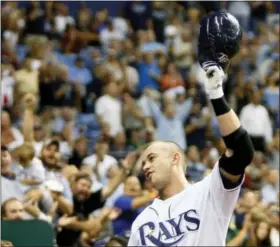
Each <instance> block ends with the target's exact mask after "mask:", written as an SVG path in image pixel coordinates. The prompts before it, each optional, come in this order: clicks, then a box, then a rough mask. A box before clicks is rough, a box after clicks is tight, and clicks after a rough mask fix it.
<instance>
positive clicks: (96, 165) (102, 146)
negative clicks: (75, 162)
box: [82, 140, 118, 185]
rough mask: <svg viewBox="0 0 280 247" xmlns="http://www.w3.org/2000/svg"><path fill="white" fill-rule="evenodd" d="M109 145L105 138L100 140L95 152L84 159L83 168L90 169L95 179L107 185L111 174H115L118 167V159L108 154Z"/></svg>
mask: <svg viewBox="0 0 280 247" xmlns="http://www.w3.org/2000/svg"><path fill="white" fill-rule="evenodd" d="M108 149H109V145H108V143H107V142H105V141H103V140H99V141H98V142H97V143H96V144H95V154H93V155H90V156H88V157H86V158H85V159H84V160H83V161H82V165H83V167H82V170H87V171H89V173H90V175H91V177H92V178H93V181H96V180H98V181H99V182H100V183H101V184H102V185H106V184H107V183H108V181H109V178H110V175H111V176H113V175H114V170H115V169H117V167H118V166H117V165H118V162H117V160H116V159H115V158H114V157H113V156H111V155H108Z"/></svg>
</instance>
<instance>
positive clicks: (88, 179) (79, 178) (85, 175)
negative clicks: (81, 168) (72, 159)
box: [74, 172, 92, 183]
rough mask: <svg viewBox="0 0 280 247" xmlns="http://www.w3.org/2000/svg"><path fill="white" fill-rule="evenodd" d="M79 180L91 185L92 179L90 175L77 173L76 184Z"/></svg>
mask: <svg viewBox="0 0 280 247" xmlns="http://www.w3.org/2000/svg"><path fill="white" fill-rule="evenodd" d="M81 179H85V180H87V181H89V182H90V183H92V179H91V177H90V175H89V174H88V173H85V172H79V173H77V174H76V175H75V180H74V181H75V182H78V181H79V180H81Z"/></svg>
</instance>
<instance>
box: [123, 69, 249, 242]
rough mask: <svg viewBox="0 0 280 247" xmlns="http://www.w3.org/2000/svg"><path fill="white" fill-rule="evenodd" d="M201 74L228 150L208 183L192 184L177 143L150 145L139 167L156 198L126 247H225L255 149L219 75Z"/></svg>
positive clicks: (216, 72)
mask: <svg viewBox="0 0 280 247" xmlns="http://www.w3.org/2000/svg"><path fill="white" fill-rule="evenodd" d="M205 71H206V74H207V77H208V83H207V84H205V88H206V92H207V94H208V97H209V98H210V100H211V103H212V105H213V109H214V111H215V113H216V115H217V118H218V122H219V127H220V131H221V134H222V136H223V139H224V142H225V144H226V147H227V150H226V152H225V153H224V154H223V155H222V156H221V158H220V159H219V161H217V163H216V165H215V167H214V169H213V170H212V172H211V173H210V174H209V175H208V176H207V177H206V178H204V179H203V180H202V181H200V182H198V183H196V184H193V185H191V184H189V183H188V182H187V180H186V178H185V168H186V167H185V166H186V165H185V164H186V160H185V156H184V151H183V150H182V149H181V148H180V147H179V146H178V145H177V144H175V143H172V142H165V141H156V142H153V143H151V144H149V145H148V147H146V149H145V150H144V151H143V153H142V156H141V161H142V168H143V171H144V173H145V175H146V177H147V179H148V180H150V182H151V184H152V185H153V187H154V188H155V189H157V190H158V192H159V198H158V199H155V200H154V202H153V203H152V204H151V205H150V206H148V207H146V208H145V210H144V211H143V212H142V213H141V214H140V215H139V216H138V217H137V218H136V220H135V221H134V223H133V225H132V229H131V235H130V239H129V243H128V246H206V245H207V246H222V245H225V240H226V234H227V229H228V226H229V222H230V219H231V216H232V213H233V210H234V208H235V205H236V202H237V199H238V195H239V192H240V187H241V184H242V182H243V180H244V172H245V168H246V167H247V166H248V165H249V164H250V163H251V161H252V159H253V154H254V149H253V145H252V142H251V140H250V138H249V135H248V133H247V132H246V131H245V130H244V129H243V128H242V126H241V124H240V122H239V119H238V117H237V116H236V114H235V113H234V111H233V110H232V109H231V108H230V107H229V105H228V104H227V102H226V100H225V98H224V93H223V87H222V83H223V78H224V73H223V70H222V69H221V68H220V67H218V66H216V65H210V66H208V67H206V68H205Z"/></svg>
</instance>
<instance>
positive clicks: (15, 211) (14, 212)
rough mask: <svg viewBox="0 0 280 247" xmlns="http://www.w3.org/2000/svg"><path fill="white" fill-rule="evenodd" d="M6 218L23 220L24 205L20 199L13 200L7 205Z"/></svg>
mask: <svg viewBox="0 0 280 247" xmlns="http://www.w3.org/2000/svg"><path fill="white" fill-rule="evenodd" d="M4 219H5V220H23V205H22V203H21V202H19V201H16V200H15V201H11V202H9V203H8V204H7V205H6V214H5V217H4Z"/></svg>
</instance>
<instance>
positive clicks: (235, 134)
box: [205, 66, 254, 184]
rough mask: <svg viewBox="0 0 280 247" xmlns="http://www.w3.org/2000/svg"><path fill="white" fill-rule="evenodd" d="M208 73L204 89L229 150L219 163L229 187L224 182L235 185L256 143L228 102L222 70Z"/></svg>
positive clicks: (210, 69)
mask: <svg viewBox="0 0 280 247" xmlns="http://www.w3.org/2000/svg"><path fill="white" fill-rule="evenodd" d="M205 71H206V75H207V78H208V83H207V84H206V85H205V89H206V92H207V94H208V97H209V98H210V100H211V103H212V105H213V108H214V111H215V114H216V116H217V118H218V122H219V127H220V132H221V134H222V137H223V139H224V142H225V144H226V147H227V150H226V151H225V153H224V154H223V155H222V157H221V159H220V160H219V166H220V172H221V175H222V178H225V179H223V182H224V184H226V183H225V180H228V181H229V182H231V183H233V184H236V183H237V182H238V181H239V180H240V178H241V176H242V175H243V174H244V171H245V168H246V167H247V166H248V165H249V164H250V163H251V161H252V159H253V156H254V148H253V144H252V142H251V139H250V137H249V135H248V133H247V132H246V131H245V129H244V128H243V127H242V126H241V123H240V121H239V119H238V117H237V115H236V114H235V112H234V111H233V110H232V109H231V108H230V106H229V105H228V103H227V102H226V99H225V97H224V93H223V87H222V83H223V78H224V72H223V70H222V68H220V67H218V66H209V67H207V68H205Z"/></svg>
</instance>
